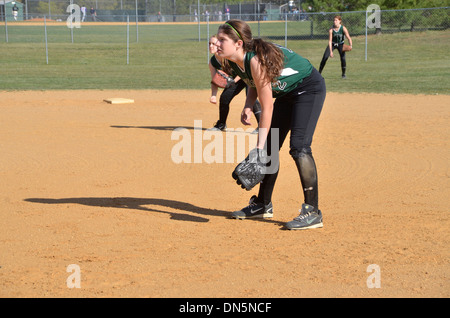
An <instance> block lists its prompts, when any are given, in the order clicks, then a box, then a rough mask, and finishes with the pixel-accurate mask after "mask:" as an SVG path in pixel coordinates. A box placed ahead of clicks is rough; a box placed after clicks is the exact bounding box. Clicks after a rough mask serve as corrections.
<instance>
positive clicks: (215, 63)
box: [210, 54, 222, 70]
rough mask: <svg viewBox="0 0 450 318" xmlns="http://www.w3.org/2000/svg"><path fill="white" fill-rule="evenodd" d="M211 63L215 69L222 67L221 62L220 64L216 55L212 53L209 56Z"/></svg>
mask: <svg viewBox="0 0 450 318" xmlns="http://www.w3.org/2000/svg"><path fill="white" fill-rule="evenodd" d="M210 62H211V65H212V66H213V67H214V68H215V69H216V70H221V69H222V64H220V62H219V61H218V60H217V58H216V56H215V55H214V54H213V56H211V59H210Z"/></svg>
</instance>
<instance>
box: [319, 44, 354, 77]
mask: <svg viewBox="0 0 450 318" xmlns="http://www.w3.org/2000/svg"><path fill="white" fill-rule="evenodd" d="M343 47H344V43H342V44H333V45H332V49H333V51H334V50H335V49H337V50H338V52H339V56H340V58H341V70H342V75H345V70H346V69H347V61H346V59H345V52H344V51H342V48H343ZM329 57H330V48H329V47H328V46H327V48H326V49H325V52H324V53H323V57H322V61H321V62H320V68H319V73H322V71H323V68H324V67H325V64H326V63H327V60H328V58H329Z"/></svg>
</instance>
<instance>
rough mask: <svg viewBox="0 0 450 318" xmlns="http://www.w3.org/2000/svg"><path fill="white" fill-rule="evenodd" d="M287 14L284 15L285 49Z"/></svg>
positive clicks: (285, 43) (285, 44)
mask: <svg viewBox="0 0 450 318" xmlns="http://www.w3.org/2000/svg"><path fill="white" fill-rule="evenodd" d="M287 17H288V16H287V13H285V14H284V47H287V21H288V19H287Z"/></svg>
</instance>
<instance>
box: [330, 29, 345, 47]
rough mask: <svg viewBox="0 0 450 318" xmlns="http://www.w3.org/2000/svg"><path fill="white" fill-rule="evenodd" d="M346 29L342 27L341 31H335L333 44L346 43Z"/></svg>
mask: <svg viewBox="0 0 450 318" xmlns="http://www.w3.org/2000/svg"><path fill="white" fill-rule="evenodd" d="M344 38H345V35H344V27H343V26H342V25H341V27H340V28H339V30H337V31H334V29H333V40H332V42H333V44H342V43H344Z"/></svg>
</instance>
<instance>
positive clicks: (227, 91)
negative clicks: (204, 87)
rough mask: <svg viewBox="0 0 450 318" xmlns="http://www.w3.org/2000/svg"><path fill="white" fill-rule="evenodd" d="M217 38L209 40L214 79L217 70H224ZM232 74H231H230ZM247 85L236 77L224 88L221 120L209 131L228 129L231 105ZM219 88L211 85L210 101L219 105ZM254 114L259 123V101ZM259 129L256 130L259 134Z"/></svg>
mask: <svg viewBox="0 0 450 318" xmlns="http://www.w3.org/2000/svg"><path fill="white" fill-rule="evenodd" d="M216 43H217V36H216V35H213V36H211V37H210V39H209V52H210V53H211V54H212V56H211V59H210V61H209V70H210V72H211V78H213V77H214V75H215V73H216V70H222V69H223V67H222V62H223V61H222V59H221V58H220V57H218V56H217V47H216ZM230 74H231V73H230ZM244 88H247V85H246V84H245V82H244V81H242V80H240V78H239V77H234V81H233V82H232V83H230V84H229V85H228V86H227V87H225V88H224V90H223V91H222V94H221V95H220V99H219V120H218V121H217V122H216V123H215V124H214V127H212V128H210V129H208V130H213V131H217V130H222V131H226V129H227V118H228V113H229V112H230V103H231V101H232V100H233V98H234V97H235V96H237V95H238V94H239V93H240V92H241V91H242V90H243V89H244ZM218 90H219V88H218V87H217V85H215V84H214V83H211V97H210V99H209V101H210V103H212V104H217V92H218ZM253 113H254V115H255V118H256V121H257V122H259V115H260V113H261V105H260V104H259V102H258V101H256V102H255V104H254V107H253ZM257 131H258V129H256V130H255V132H257Z"/></svg>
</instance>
